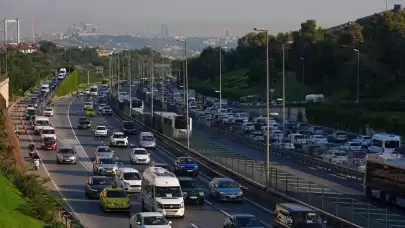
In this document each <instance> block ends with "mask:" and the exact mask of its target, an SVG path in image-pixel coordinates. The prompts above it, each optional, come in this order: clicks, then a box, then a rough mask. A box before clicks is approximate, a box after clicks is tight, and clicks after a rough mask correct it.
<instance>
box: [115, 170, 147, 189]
mask: <svg viewBox="0 0 405 228" xmlns="http://www.w3.org/2000/svg"><path fill="white" fill-rule="evenodd" d="M141 183H142V175H141V173H140V172H139V171H138V170H136V169H134V168H118V169H117V171H116V173H115V186H116V187H118V188H122V189H124V190H125V191H126V192H131V193H140V192H141Z"/></svg>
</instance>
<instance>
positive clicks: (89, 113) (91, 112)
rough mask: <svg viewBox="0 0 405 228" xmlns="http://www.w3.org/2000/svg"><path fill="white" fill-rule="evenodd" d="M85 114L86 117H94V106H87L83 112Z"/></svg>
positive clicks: (95, 113)
mask: <svg viewBox="0 0 405 228" xmlns="http://www.w3.org/2000/svg"><path fill="white" fill-rule="evenodd" d="M85 115H86V116H87V117H95V116H96V115H97V112H96V110H95V109H94V108H87V109H86V112H85Z"/></svg>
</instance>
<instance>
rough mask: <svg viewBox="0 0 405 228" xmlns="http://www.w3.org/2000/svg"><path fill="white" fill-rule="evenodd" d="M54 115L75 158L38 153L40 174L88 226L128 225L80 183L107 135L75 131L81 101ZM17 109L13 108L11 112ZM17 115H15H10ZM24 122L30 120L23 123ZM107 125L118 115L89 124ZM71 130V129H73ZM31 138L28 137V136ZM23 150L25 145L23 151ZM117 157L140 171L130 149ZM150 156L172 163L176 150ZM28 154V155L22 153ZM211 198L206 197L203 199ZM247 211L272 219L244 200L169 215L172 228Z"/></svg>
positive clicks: (62, 104) (60, 104) (115, 123)
mask: <svg viewBox="0 0 405 228" xmlns="http://www.w3.org/2000/svg"><path fill="white" fill-rule="evenodd" d="M53 108H54V112H55V116H54V117H53V118H52V120H51V122H52V126H53V127H55V128H56V132H57V137H58V146H59V147H65V146H66V147H72V148H74V149H75V150H76V151H77V153H78V157H79V161H80V162H78V164H77V165H60V164H56V157H55V152H54V151H40V156H41V158H42V161H43V164H44V166H45V167H46V169H45V167H42V168H41V170H40V173H46V174H49V175H50V177H51V178H52V183H53V184H54V185H55V187H54V189H55V190H57V191H60V193H62V194H63V196H64V197H65V199H66V200H67V202H68V204H69V205H70V207H71V209H72V210H73V211H74V212H75V214H76V215H77V216H78V217H79V218H80V219H81V220H82V221H83V223H84V224H86V225H87V226H88V227H89V228H93V227H106V228H107V227H109V228H110V227H127V226H128V218H129V216H128V214H120V213H113V214H106V213H104V212H102V211H101V209H100V207H99V204H98V202H97V200H89V199H87V198H86V197H85V195H84V184H85V183H86V180H87V179H88V177H89V176H91V175H92V174H91V172H90V170H91V169H92V163H91V159H92V157H93V153H94V151H95V148H96V147H97V146H99V145H104V144H108V143H107V139H104V140H99V139H97V138H95V137H93V135H92V131H91V130H80V131H79V130H76V125H77V123H78V118H79V117H80V116H82V115H83V114H84V113H83V100H81V99H80V98H79V99H73V98H64V99H61V100H58V101H56V102H55V103H54V104H53ZM13 112H17V110H15V111H13V110H12V111H11V113H13ZM13 115H17V114H13ZM24 124H26V125H28V121H24ZM96 125H108V126H109V128H110V132H112V131H113V130H119V129H120V120H119V119H117V117H115V116H112V117H103V118H101V117H94V118H92V126H93V127H94V126H96ZM72 129H73V130H72ZM29 133H30V135H22V136H21V147H22V148H27V146H28V144H29V142H30V141H31V139H32V140H33V141H34V142H36V143H37V144H38V146H39V140H40V139H39V136H37V135H33V132H32V131H29ZM30 137H31V139H30ZM129 141H130V143H135V142H136V136H131V137H129ZM25 150H26V149H25ZM114 151H115V153H116V155H117V157H118V158H119V159H120V160H121V161H123V162H124V164H126V165H128V166H132V167H135V168H136V169H138V170H139V171H141V172H142V170H143V168H144V166H136V165H135V166H134V165H130V164H129V158H128V153H129V151H130V148H122V149H120V148H114ZM151 154H152V160H153V161H155V162H164V163H168V164H172V163H173V161H174V158H175V157H176V156H178V154H176V152H174V151H170V152H169V151H167V150H165V149H164V148H162V147H159V148H158V149H157V150H156V151H153V152H152V153H151ZM26 156H28V155H26ZM198 183H199V185H200V186H201V187H202V188H203V189H205V190H206V195H207V196H208V192H207V187H208V185H207V183H208V179H207V178H204V177H201V178H199V179H198ZM206 198H207V199H209V198H208V197H206ZM132 204H133V209H132V214H133V213H136V212H139V211H140V200H139V196H133V197H132ZM247 212H248V213H251V214H254V215H255V216H257V217H258V218H259V219H260V220H262V221H263V222H264V223H265V224H271V223H272V219H273V218H272V214H271V213H270V212H269V211H266V210H264V209H263V208H261V207H260V206H259V205H256V204H255V203H250V202H244V203H243V204H242V205H235V204H233V203H230V204H229V203H220V202H213V201H211V200H207V201H206V204H205V205H204V206H197V205H186V215H185V217H184V218H183V219H169V220H171V221H173V227H184V228H188V227H194V228H197V227H200V228H204V227H206V228H208V227H221V226H222V224H223V222H224V219H225V218H226V216H227V215H229V214H234V213H247Z"/></svg>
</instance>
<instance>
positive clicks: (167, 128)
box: [152, 111, 193, 139]
mask: <svg viewBox="0 0 405 228" xmlns="http://www.w3.org/2000/svg"><path fill="white" fill-rule="evenodd" d="M152 121H153V124H154V128H155V129H157V130H158V131H159V132H161V133H163V134H165V135H166V136H168V137H171V138H174V139H187V121H186V117H185V116H183V115H178V114H177V113H175V112H160V111H159V112H154V113H153V120H152ZM192 128H193V127H192V119H191V118H189V130H188V134H189V137H191V135H192V134H191V132H192Z"/></svg>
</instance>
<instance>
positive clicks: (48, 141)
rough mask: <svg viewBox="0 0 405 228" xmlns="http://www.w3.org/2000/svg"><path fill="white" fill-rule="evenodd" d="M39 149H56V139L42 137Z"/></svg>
mask: <svg viewBox="0 0 405 228" xmlns="http://www.w3.org/2000/svg"><path fill="white" fill-rule="evenodd" d="M41 149H43V150H56V140H55V138H53V137H45V138H42V144H41Z"/></svg>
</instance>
